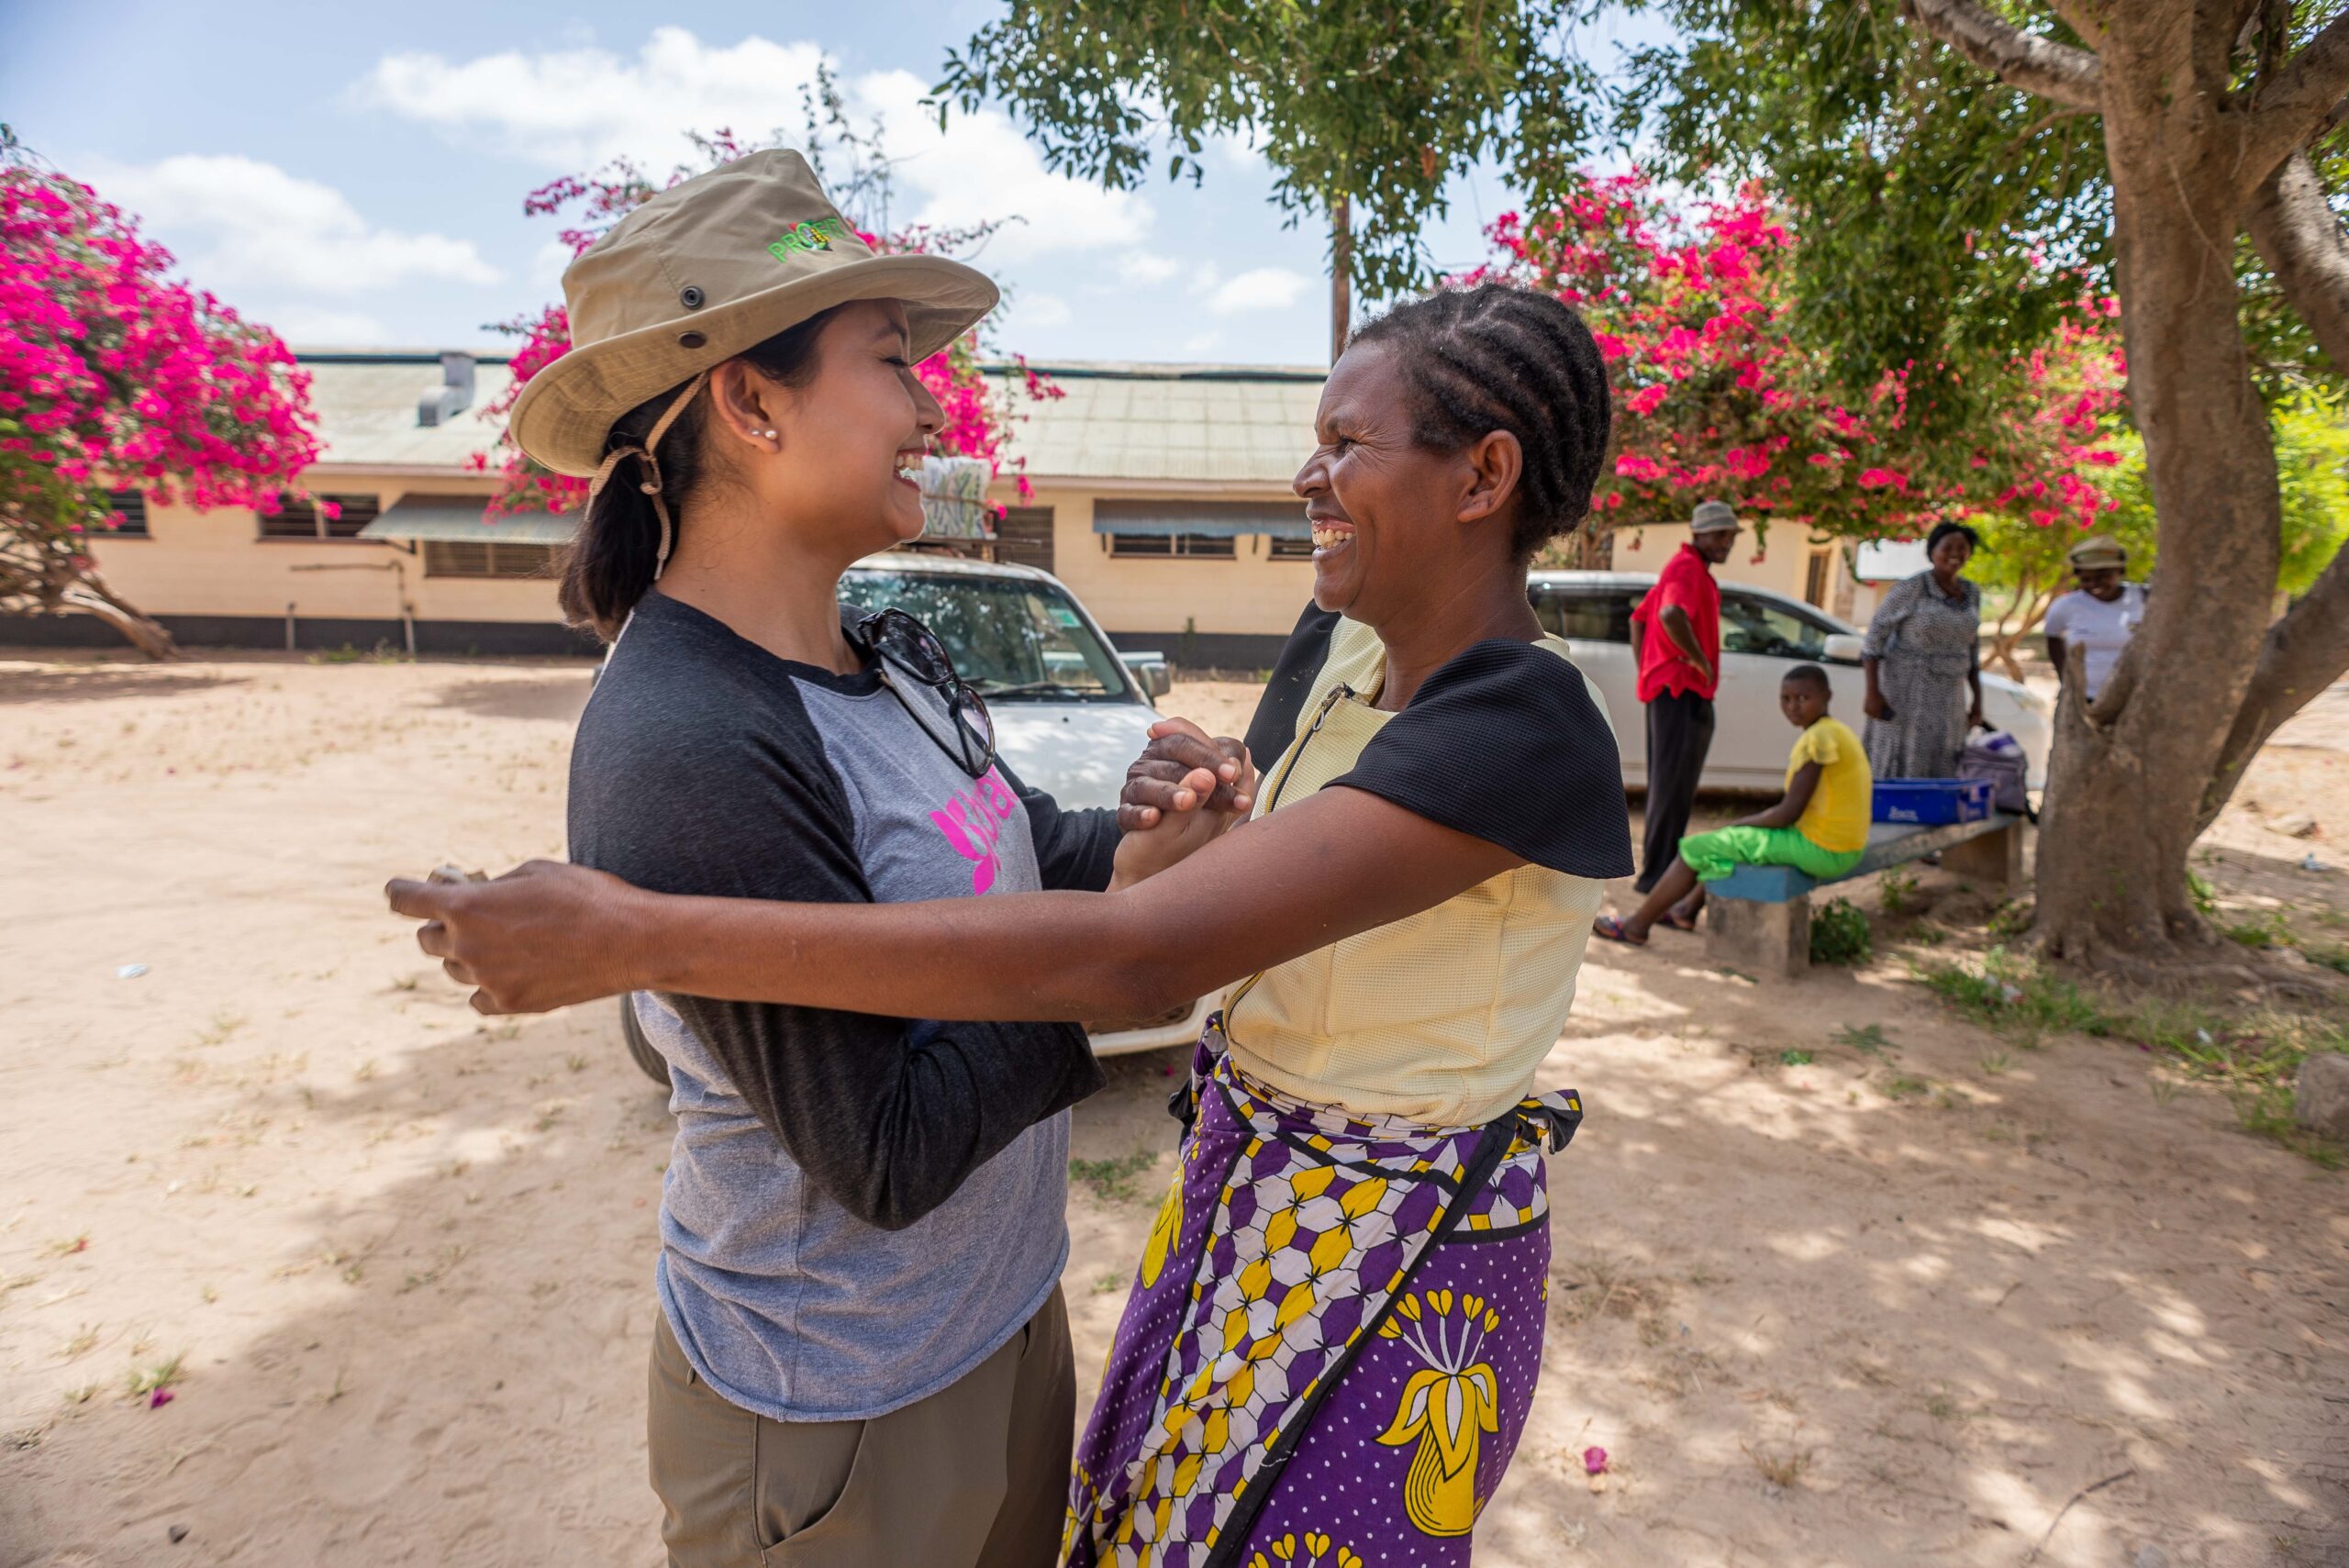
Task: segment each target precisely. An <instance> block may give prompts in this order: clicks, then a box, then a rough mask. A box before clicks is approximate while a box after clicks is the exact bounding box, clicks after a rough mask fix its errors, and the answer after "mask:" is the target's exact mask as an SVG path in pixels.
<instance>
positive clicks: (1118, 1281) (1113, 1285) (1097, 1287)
mask: <svg viewBox="0 0 2349 1568" xmlns="http://www.w3.org/2000/svg"><path fill="white" fill-rule="evenodd" d="M1125 1283H1126V1276H1125V1275H1123V1274H1119V1273H1108V1274H1103V1275H1102V1276H1101V1277H1100V1278H1098V1279H1097V1280H1095V1281H1094V1282H1093V1294H1094V1295H1096V1296H1107V1295H1108V1294H1109V1293H1110V1292H1111V1291H1113V1290H1116V1289H1118V1288H1119V1286H1120V1285H1123V1284H1125Z"/></svg>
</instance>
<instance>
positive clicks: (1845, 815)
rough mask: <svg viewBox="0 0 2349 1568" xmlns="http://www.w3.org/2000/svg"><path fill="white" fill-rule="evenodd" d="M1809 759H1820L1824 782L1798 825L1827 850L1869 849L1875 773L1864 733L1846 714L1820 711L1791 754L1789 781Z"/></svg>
mask: <svg viewBox="0 0 2349 1568" xmlns="http://www.w3.org/2000/svg"><path fill="white" fill-rule="evenodd" d="M1805 762H1817V763H1818V764H1819V787H1818V788H1817V789H1815V790H1813V791H1812V792H1811V795H1810V804H1809V805H1808V806H1804V807H1803V808H1802V815H1801V816H1800V817H1797V818H1796V819H1795V831H1796V832H1798V833H1800V834H1801V835H1802V836H1803V837H1804V838H1806V839H1809V840H1810V841H1811V842H1812V843H1814V844H1817V845H1818V846H1819V847H1820V849H1822V850H1833V851H1838V852H1843V851H1851V850H1865V849H1866V848H1867V847H1868V819H1869V817H1870V816H1871V815H1872V808H1873V806H1874V805H1875V799H1874V797H1875V794H1876V778H1875V775H1873V774H1871V773H1869V772H1868V754H1867V751H1866V750H1865V748H1863V747H1862V746H1861V745H1860V738H1859V737H1858V736H1856V735H1854V734H1853V733H1852V730H1851V727H1850V726H1848V725H1846V724H1844V723H1843V722H1842V720H1841V719H1838V718H1831V717H1821V718H1820V721H1819V722H1818V723H1816V724H1814V725H1812V726H1811V727H1810V728H1808V729H1806V730H1804V731H1803V732H1802V736H1801V739H1799V740H1797V741H1796V742H1795V750H1794V755H1792V756H1791V757H1788V758H1787V784H1793V783H1794V782H1795V774H1797V773H1800V772H1801V771H1802V765H1803V764H1804V763H1805Z"/></svg>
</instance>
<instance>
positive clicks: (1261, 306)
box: [1208, 267, 1314, 316]
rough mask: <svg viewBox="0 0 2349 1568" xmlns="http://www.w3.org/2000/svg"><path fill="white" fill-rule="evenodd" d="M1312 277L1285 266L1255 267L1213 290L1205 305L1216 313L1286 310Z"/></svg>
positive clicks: (1308, 284)
mask: <svg viewBox="0 0 2349 1568" xmlns="http://www.w3.org/2000/svg"><path fill="white" fill-rule="evenodd" d="M1313 283H1314V280H1313V279H1311V278H1308V277H1307V276H1306V275H1305V274H1304V273H1303V272H1291V271H1290V270H1289V269H1288V268H1286V267H1255V268H1252V269H1250V270H1249V271H1247V272H1242V273H1241V274H1240V275H1239V276H1238V277H1236V278H1233V279H1232V280H1231V281H1230V283H1227V284H1223V285H1222V286H1221V287H1219V288H1218V289H1217V290H1216V291H1215V294H1214V295H1213V296H1212V297H1210V298H1209V299H1208V309H1210V310H1212V311H1214V312H1215V313H1216V314H1217V315H1218V316H1237V315H1239V314H1240V313H1241V312H1242V311H1248V310H1286V309H1287V308H1288V307H1289V306H1292V305H1295V304H1296V303H1297V301H1298V300H1300V299H1302V298H1304V297H1305V291H1306V290H1308V289H1309V288H1311V287H1312V286H1313Z"/></svg>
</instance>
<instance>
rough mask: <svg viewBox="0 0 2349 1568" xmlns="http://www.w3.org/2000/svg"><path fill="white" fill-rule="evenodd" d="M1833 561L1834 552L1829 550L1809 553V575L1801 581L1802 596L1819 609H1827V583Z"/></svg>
mask: <svg viewBox="0 0 2349 1568" xmlns="http://www.w3.org/2000/svg"><path fill="white" fill-rule="evenodd" d="M1834 560H1835V552H1834V551H1833V550H1812V551H1811V552H1810V573H1809V576H1808V577H1806V578H1805V579H1804V581H1803V585H1802V596H1803V597H1804V598H1805V599H1806V600H1808V601H1809V602H1810V603H1811V604H1813V605H1816V606H1819V607H1820V609H1825V608H1826V607H1827V583H1828V578H1829V575H1830V573H1831V571H1832V570H1833V562H1834Z"/></svg>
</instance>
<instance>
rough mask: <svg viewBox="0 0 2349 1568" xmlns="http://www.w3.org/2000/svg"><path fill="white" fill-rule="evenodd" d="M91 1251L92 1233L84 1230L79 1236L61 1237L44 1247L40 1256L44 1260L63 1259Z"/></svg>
mask: <svg viewBox="0 0 2349 1568" xmlns="http://www.w3.org/2000/svg"><path fill="white" fill-rule="evenodd" d="M89 1250H90V1233H89V1232H88V1231H86V1230H84V1231H83V1232H82V1233H81V1234H80V1235H79V1236H61V1237H60V1238H58V1239H57V1240H54V1241H51V1242H50V1243H49V1245H47V1246H46V1247H43V1248H42V1249H41V1250H40V1255H41V1256H42V1257H44V1258H63V1257H68V1256H71V1255H72V1254H73V1253H75V1252H86V1251H89Z"/></svg>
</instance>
